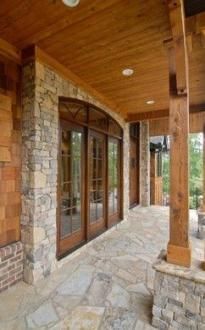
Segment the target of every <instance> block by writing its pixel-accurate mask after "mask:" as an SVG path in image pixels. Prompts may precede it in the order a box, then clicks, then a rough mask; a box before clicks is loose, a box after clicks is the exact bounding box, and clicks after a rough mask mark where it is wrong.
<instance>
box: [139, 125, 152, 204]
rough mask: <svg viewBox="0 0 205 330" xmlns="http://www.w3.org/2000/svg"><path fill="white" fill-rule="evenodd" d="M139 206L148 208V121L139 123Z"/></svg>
mask: <svg viewBox="0 0 205 330" xmlns="http://www.w3.org/2000/svg"><path fill="white" fill-rule="evenodd" d="M140 204H141V206H150V141H149V121H141V122H140Z"/></svg>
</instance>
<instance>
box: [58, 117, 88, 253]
mask: <svg viewBox="0 0 205 330" xmlns="http://www.w3.org/2000/svg"><path fill="white" fill-rule="evenodd" d="M63 129H66V130H68V131H72V130H73V131H74V130H75V131H76V132H81V133H82V144H81V155H82V158H83V160H84V161H85V132H84V128H83V127H82V126H80V125H78V124H76V123H71V122H69V121H66V120H64V119H60V123H59V141H58V175H57V258H62V257H63V256H64V255H66V254H67V253H68V252H70V251H72V250H73V249H75V248H76V247H78V246H79V245H81V244H82V243H83V242H84V241H86V232H85V229H86V226H85V221H83V217H82V215H83V214H85V199H84V196H85V180H84V179H85V169H84V167H83V165H82V164H83V162H82V163H81V177H82V178H83V179H82V182H81V230H80V232H81V235H82V236H83V237H84V239H81V240H80V241H79V242H78V240H79V239H78V235H80V234H79V233H74V234H73V235H74V237H72V238H71V237H70V236H72V234H71V235H70V236H68V237H67V238H64V239H62V238H61V207H60V205H61V203H60V201H61V139H62V130H63ZM69 241H70V242H69ZM65 245H66V247H65V248H63V247H64V246H65ZM70 245H71V247H70V248H69V246H70Z"/></svg>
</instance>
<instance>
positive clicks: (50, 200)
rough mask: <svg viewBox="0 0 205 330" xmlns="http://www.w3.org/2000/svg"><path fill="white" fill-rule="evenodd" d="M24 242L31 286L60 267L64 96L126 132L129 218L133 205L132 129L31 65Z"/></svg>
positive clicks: (26, 99)
mask: <svg viewBox="0 0 205 330" xmlns="http://www.w3.org/2000/svg"><path fill="white" fill-rule="evenodd" d="M22 85H23V92H22V93H23V95H22V102H23V125H22V138H23V157H22V160H23V170H22V191H23V201H22V221H21V223H22V242H23V244H24V279H25V281H26V282H28V283H33V282H35V281H36V280H38V279H40V278H42V277H45V276H47V275H49V274H50V273H51V272H52V271H53V270H54V269H56V267H58V265H57V261H56V239H57V235H56V234H57V230H56V206H57V153H58V133H59V132H58V127H59V126H58V120H59V97H62V96H63V97H73V98H76V99H80V100H84V101H87V102H90V103H91V104H95V105H96V106H98V107H99V108H101V109H103V110H104V111H106V112H108V113H109V114H111V116H112V117H113V118H115V119H116V120H117V121H118V122H119V123H120V125H121V126H122V127H123V128H124V157H123V159H124V163H123V168H124V175H123V181H124V212H125V213H124V218H125V217H126V213H127V212H128V206H129V193H128V190H129V186H128V185H129V177H128V174H127V173H128V168H129V145H128V144H129V130H128V124H125V122H124V121H123V120H122V119H121V118H120V117H119V116H118V115H117V114H116V113H113V112H112V111H111V110H110V109H108V108H107V107H105V106H103V105H102V104H100V103H99V102H98V101H96V100H95V99H93V98H92V97H91V96H89V95H88V94H87V93H86V92H84V91H83V90H81V89H80V88H78V87H77V86H75V85H74V84H73V83H71V82H70V81H68V80H65V78H63V77H61V76H60V75H59V74H58V73H56V72H54V71H52V69H50V68H49V67H47V66H45V65H43V64H41V63H39V62H30V63H27V64H25V65H24V68H23V84H22Z"/></svg>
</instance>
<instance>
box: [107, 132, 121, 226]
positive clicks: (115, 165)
mask: <svg viewBox="0 0 205 330" xmlns="http://www.w3.org/2000/svg"><path fill="white" fill-rule="evenodd" d="M119 186H120V157H119V141H118V140H117V139H114V138H109V141H108V221H109V224H112V223H114V222H116V221H117V220H119V216H120V194H119Z"/></svg>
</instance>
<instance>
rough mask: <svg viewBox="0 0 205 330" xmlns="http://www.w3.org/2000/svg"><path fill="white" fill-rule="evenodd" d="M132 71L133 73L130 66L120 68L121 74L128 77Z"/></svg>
mask: <svg viewBox="0 0 205 330" xmlns="http://www.w3.org/2000/svg"><path fill="white" fill-rule="evenodd" d="M133 73H134V70H133V69H130V68H126V69H124V70H122V74H123V76H125V77H130V76H132V75H133Z"/></svg>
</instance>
